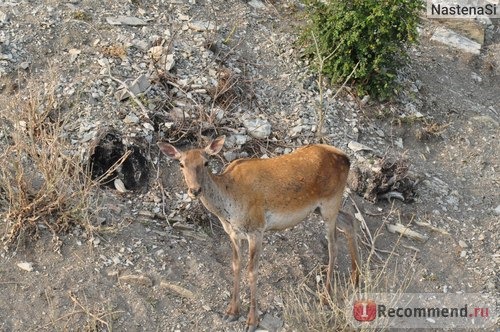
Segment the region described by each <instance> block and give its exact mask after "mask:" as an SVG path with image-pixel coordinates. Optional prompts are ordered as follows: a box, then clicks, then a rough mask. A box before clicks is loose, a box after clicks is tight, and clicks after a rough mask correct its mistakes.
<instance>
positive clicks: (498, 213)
mask: <svg viewBox="0 0 500 332" xmlns="http://www.w3.org/2000/svg"><path fill="white" fill-rule="evenodd" d="M495 213H496V215H497V216H500V205H497V207H496V208H495Z"/></svg>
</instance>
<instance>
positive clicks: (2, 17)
mask: <svg viewBox="0 0 500 332" xmlns="http://www.w3.org/2000/svg"><path fill="white" fill-rule="evenodd" d="M8 20H9V17H8V16H7V14H6V13H4V12H3V11H1V10H0V23H7V21H8Z"/></svg>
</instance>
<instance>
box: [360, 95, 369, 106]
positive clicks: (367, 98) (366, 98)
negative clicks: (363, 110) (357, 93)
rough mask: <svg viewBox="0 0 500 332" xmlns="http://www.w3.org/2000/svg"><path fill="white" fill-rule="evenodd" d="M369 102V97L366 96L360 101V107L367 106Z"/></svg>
mask: <svg viewBox="0 0 500 332" xmlns="http://www.w3.org/2000/svg"><path fill="white" fill-rule="evenodd" d="M369 101H370V96H369V95H366V96H364V97H363V99H361V102H360V103H361V105H362V106H365V105H366V104H368V102H369Z"/></svg>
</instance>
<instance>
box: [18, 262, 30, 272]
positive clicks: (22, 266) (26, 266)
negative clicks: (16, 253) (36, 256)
mask: <svg viewBox="0 0 500 332" xmlns="http://www.w3.org/2000/svg"><path fill="white" fill-rule="evenodd" d="M17 266H18V267H19V268H20V269H22V270H24V271H28V272H31V271H33V263H29V262H21V263H17Z"/></svg>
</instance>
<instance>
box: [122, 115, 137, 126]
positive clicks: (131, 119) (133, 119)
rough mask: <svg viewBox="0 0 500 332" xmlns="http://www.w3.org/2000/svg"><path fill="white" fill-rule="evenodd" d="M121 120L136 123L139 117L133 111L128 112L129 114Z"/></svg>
mask: <svg viewBox="0 0 500 332" xmlns="http://www.w3.org/2000/svg"><path fill="white" fill-rule="evenodd" d="M123 122H125V123H127V124H132V123H138V122H139V117H138V116H137V115H135V114H134V113H129V114H127V116H126V117H125V119H123Z"/></svg>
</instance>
